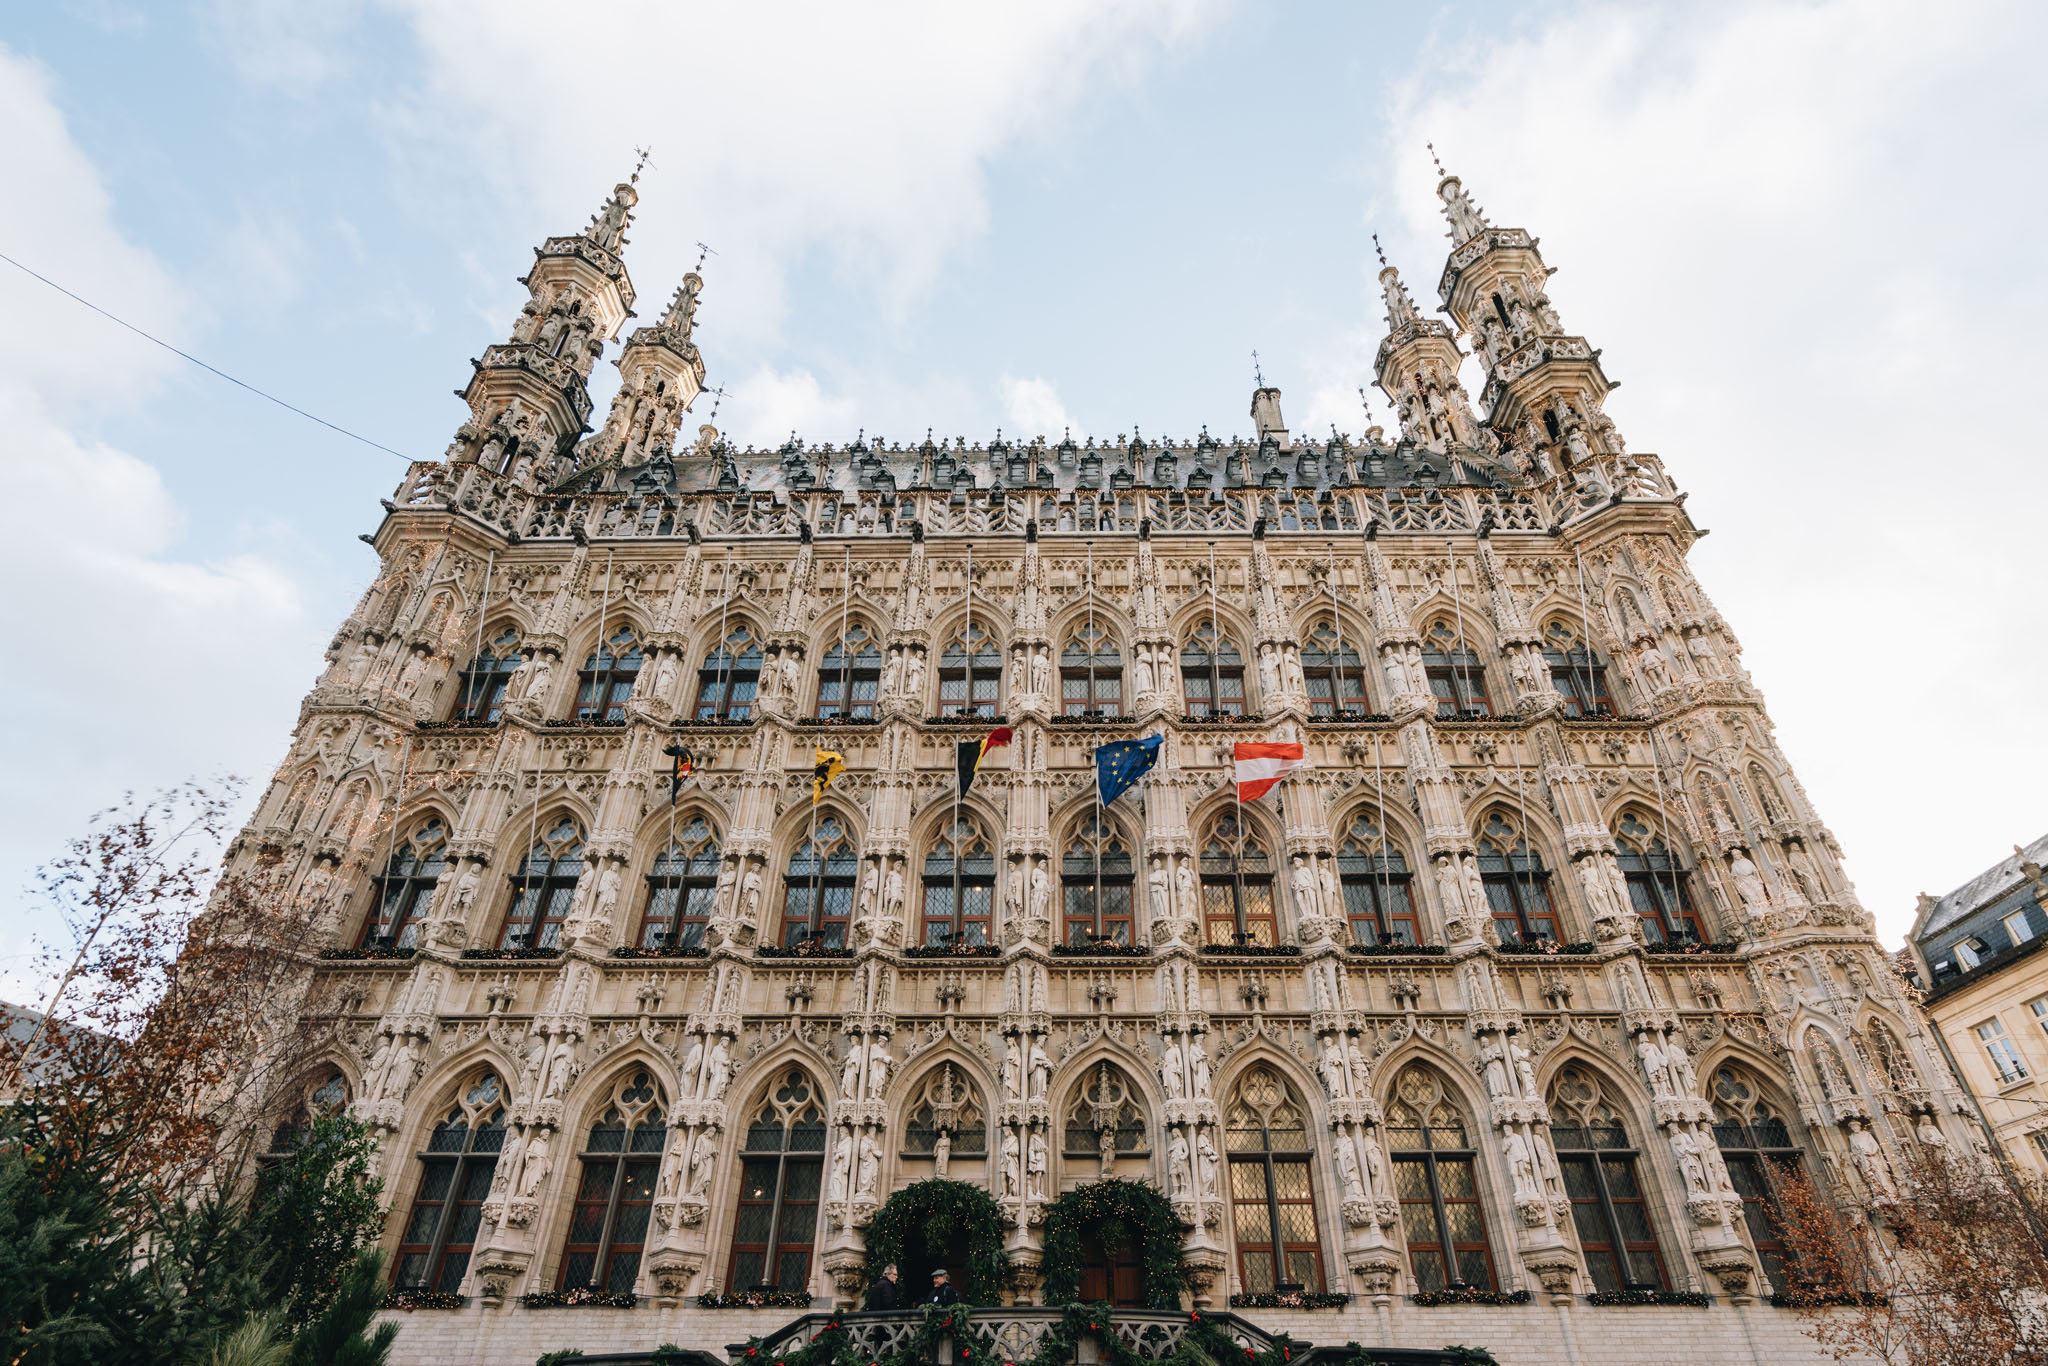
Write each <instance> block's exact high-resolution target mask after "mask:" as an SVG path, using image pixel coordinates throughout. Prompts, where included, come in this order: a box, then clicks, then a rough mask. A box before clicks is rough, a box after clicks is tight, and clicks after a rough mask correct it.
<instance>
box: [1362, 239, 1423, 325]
mask: <svg viewBox="0 0 2048 1366" xmlns="http://www.w3.org/2000/svg"><path fill="white" fill-rule="evenodd" d="M1372 249H1373V253H1374V254H1375V255H1377V256H1378V257H1379V258H1380V294H1381V295H1382V296H1383V297H1385V299H1386V301H1387V330H1388V331H1389V332H1398V331H1400V330H1401V329H1402V328H1404V327H1406V326H1407V325H1408V324H1409V323H1412V322H1417V321H1419V320H1420V319H1421V317H1422V314H1421V313H1420V312H1418V311H1417V310H1416V307H1415V299H1414V297H1413V296H1412V295H1410V294H1409V293H1408V286H1406V285H1404V284H1402V283H1401V272H1400V271H1398V270H1396V269H1394V268H1393V267H1392V266H1390V265H1388V264H1387V253H1386V252H1385V250H1384V249H1382V248H1381V246H1380V235H1379V234H1378V233H1374V234H1373V235H1372Z"/></svg>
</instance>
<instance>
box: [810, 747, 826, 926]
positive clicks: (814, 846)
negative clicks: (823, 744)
mask: <svg viewBox="0 0 2048 1366" xmlns="http://www.w3.org/2000/svg"><path fill="white" fill-rule="evenodd" d="M811 752H812V753H813V754H815V753H817V747H816V746H815V745H814V746H812V747H811ZM823 796H824V793H823V791H822V790H821V789H820V788H819V786H818V776H817V774H816V773H815V772H814V773H812V775H811V840H810V844H811V923H810V935H809V937H810V938H813V939H815V938H817V937H818V936H819V935H820V934H822V933H823V932H824V930H823V926H824V919H825V917H824V914H823V912H824V907H822V906H820V905H819V904H818V893H819V891H820V885H819V883H820V876H821V872H822V870H823V868H824V861H823V860H822V859H820V858H819V857H818V801H819V799H820V798H821V797H823Z"/></svg>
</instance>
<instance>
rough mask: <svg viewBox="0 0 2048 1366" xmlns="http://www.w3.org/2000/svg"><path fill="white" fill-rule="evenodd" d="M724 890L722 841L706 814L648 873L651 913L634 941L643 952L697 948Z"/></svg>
mask: <svg viewBox="0 0 2048 1366" xmlns="http://www.w3.org/2000/svg"><path fill="white" fill-rule="evenodd" d="M717 889H718V839H717V837H716V836H715V835H713V834H712V832H711V826H710V823H709V822H707V821H706V820H705V819H704V818H703V817H702V816H697V817H694V818H692V819H691V821H690V823H689V824H688V825H686V826H684V827H683V828H682V829H681V830H678V831H677V832H676V837H675V838H674V839H673V840H671V841H670V842H669V846H668V848H666V849H664V850H662V852H661V856H660V857H659V858H657V859H655V860H654V871H653V872H651V873H649V874H648V875H647V909H646V910H645V911H644V912H643V913H642V914H641V916H640V934H639V936H638V938H637V939H636V940H635V941H634V942H636V943H637V944H638V945H639V946H640V947H641V948H643V949H662V948H696V947H699V946H701V945H702V944H703V942H704V927H705V926H706V925H707V924H709V923H710V921H711V902H712V899H713V898H714V897H715V896H716V895H717Z"/></svg>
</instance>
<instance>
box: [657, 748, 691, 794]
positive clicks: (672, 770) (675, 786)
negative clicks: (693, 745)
mask: <svg viewBox="0 0 2048 1366" xmlns="http://www.w3.org/2000/svg"><path fill="white" fill-rule="evenodd" d="M662 753H663V754H666V755H667V756H668V757H669V768H668V804H669V805H670V806H674V805H675V804H676V798H677V796H678V795H680V794H681V792H682V790H683V779H685V778H687V777H689V776H690V774H692V773H693V772H695V771H696V768H697V760H696V756H695V755H693V754H691V753H690V747H689V746H688V745H670V746H669V747H668V748H667V749H665V750H663V751H662Z"/></svg>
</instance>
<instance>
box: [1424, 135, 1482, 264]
mask: <svg viewBox="0 0 2048 1366" xmlns="http://www.w3.org/2000/svg"><path fill="white" fill-rule="evenodd" d="M1427 145H1428V147H1429V159H1430V160H1431V161H1433V162H1436V173H1437V183H1436V194H1437V198H1439V199H1441V200H1443V202H1444V217H1445V218H1448V219H1449V220H1450V222H1451V245H1452V246H1454V247H1462V246H1464V245H1465V243H1467V242H1469V241H1471V240H1472V239H1473V238H1474V237H1477V236H1478V235H1479V234H1480V233H1482V232H1485V231H1486V230H1487V228H1489V227H1491V226H1492V224H1490V223H1488V222H1487V221H1486V214H1485V213H1484V212H1482V211H1481V210H1480V208H1479V206H1478V205H1477V204H1474V203H1473V202H1472V196H1471V195H1469V194H1467V193H1465V185H1464V182H1463V181H1461V180H1459V179H1458V178H1457V177H1456V176H1454V175H1452V174H1451V173H1450V172H1448V171H1446V170H1444V164H1443V162H1441V161H1437V156H1436V144H1435V143H1429V144H1427Z"/></svg>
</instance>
